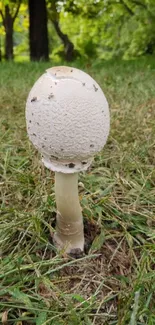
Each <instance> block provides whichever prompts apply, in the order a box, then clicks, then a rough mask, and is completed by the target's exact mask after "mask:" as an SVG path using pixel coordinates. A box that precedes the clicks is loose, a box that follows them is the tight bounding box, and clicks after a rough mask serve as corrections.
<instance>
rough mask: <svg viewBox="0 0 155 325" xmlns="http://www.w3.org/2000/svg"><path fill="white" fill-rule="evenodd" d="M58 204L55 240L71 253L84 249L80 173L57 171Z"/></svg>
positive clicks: (60, 246) (59, 246)
mask: <svg viewBox="0 0 155 325" xmlns="http://www.w3.org/2000/svg"><path fill="white" fill-rule="evenodd" d="M55 197H56V205H57V216H56V232H55V234H54V242H55V245H56V246H57V247H58V249H62V248H64V249H65V252H67V253H70V252H71V250H73V249H81V250H82V251H83V249H84V233H83V217H82V212H81V210H82V209H81V206H80V203H79V196H78V174H77V173H73V174H63V173H58V172H56V173H55Z"/></svg>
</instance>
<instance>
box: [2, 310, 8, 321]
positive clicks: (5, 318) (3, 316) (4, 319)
mask: <svg viewBox="0 0 155 325" xmlns="http://www.w3.org/2000/svg"><path fill="white" fill-rule="evenodd" d="M1 320H2V324H3V325H7V324H8V310H5V311H4V313H2V318H1Z"/></svg>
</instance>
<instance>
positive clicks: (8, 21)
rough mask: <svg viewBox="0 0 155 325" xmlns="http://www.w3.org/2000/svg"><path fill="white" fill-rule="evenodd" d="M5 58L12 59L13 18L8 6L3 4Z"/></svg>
mask: <svg viewBox="0 0 155 325" xmlns="http://www.w3.org/2000/svg"><path fill="white" fill-rule="evenodd" d="M4 26H5V33H6V35H5V59H6V60H13V18H12V16H11V14H10V9H9V6H8V5H6V6H5V25H4Z"/></svg>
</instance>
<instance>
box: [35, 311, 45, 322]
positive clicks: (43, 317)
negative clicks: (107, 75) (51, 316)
mask: <svg viewBox="0 0 155 325" xmlns="http://www.w3.org/2000/svg"><path fill="white" fill-rule="evenodd" d="M46 319H47V313H46V312H45V311H42V312H41V313H40V314H39V315H38V317H37V319H36V325H43V324H44V323H45V322H46Z"/></svg>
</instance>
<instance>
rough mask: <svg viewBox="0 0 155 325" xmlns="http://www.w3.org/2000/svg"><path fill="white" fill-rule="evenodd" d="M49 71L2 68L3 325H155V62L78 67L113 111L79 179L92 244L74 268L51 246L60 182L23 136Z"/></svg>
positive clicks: (0, 297) (6, 65)
mask: <svg viewBox="0 0 155 325" xmlns="http://www.w3.org/2000/svg"><path fill="white" fill-rule="evenodd" d="M50 65H53V64H50V63H39V64H38V63H14V64H12V63H1V64H0V324H3V325H29V324H30V325H31V324H36V325H43V324H44V325H45V324H48V325H80V324H82V325H84V324H85V325H103V324H106V325H116V324H117V325H136V324H137V325H144V324H147V325H155V167H154V166H155V60H154V61H153V59H149V58H142V59H138V60H135V61H130V62H127V61H126V62H125V61H124V62H121V61H119V60H115V61H111V62H110V61H109V62H105V61H104V62H95V63H93V64H92V65H90V64H89V65H88V64H86V65H85V64H84V63H83V64H81V65H80V63H78V64H77V66H78V67H80V68H82V69H84V70H85V71H86V72H88V73H89V74H91V75H92V76H93V77H94V78H95V79H96V80H97V81H98V83H99V84H100V85H101V87H102V88H103V90H104V92H105V95H106V97H107V99H108V102H109V104H110V111H111V132H110V136H109V139H108V142H107V144H106V146H105V148H104V150H103V151H102V152H101V153H100V154H99V155H98V156H96V157H95V160H94V162H93V164H92V166H91V168H90V169H89V170H88V172H86V173H81V174H80V175H79V181H80V184H79V193H80V201H81V205H82V208H83V216H84V220H85V223H86V222H87V224H88V225H89V229H90V233H88V230H87V236H88V237H91V239H93V238H94V241H93V242H92V244H91V246H90V247H89V251H88V252H87V253H86V254H85V255H84V256H83V257H81V258H80V259H78V260H77V259H73V258H71V257H68V256H64V255H63V254H61V253H59V254H58V253H56V250H55V248H54V247H53V245H52V242H51V236H50V233H51V232H52V230H53V229H52V223H53V221H54V218H55V212H56V208H55V197H54V173H52V172H50V171H49V170H47V169H45V168H44V167H43V166H42V164H41V159H40V155H39V154H38V153H37V152H36V150H35V149H34V148H33V147H32V145H31V144H30V142H29V140H28V137H27V134H26V126H25V101H26V97H27V95H28V92H29V90H30V88H31V87H32V85H33V83H34V81H35V80H36V79H37V78H38V77H39V76H40V75H41V74H42V73H43V72H44V71H45V69H46V68H47V67H49V66H50Z"/></svg>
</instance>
